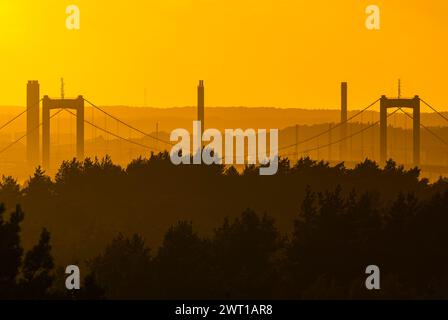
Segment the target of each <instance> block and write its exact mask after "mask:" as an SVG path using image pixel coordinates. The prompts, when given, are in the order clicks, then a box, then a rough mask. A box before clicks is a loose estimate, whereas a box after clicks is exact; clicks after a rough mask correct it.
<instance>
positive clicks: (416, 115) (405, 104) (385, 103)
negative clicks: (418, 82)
mask: <svg viewBox="0 0 448 320" xmlns="http://www.w3.org/2000/svg"><path fill="white" fill-rule="evenodd" d="M389 108H411V109H412V110H413V119H414V120H413V122H414V123H413V136H414V138H413V145H414V147H413V164H414V165H415V166H420V147H421V139H420V97H419V96H414V98H412V99H403V98H398V99H391V98H387V97H386V96H384V95H383V96H382V97H381V99H380V162H381V163H382V164H385V163H386V161H387V109H389Z"/></svg>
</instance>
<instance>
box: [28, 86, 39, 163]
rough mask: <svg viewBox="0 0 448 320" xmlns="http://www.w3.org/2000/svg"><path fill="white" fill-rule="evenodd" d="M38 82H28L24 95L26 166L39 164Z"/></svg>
mask: <svg viewBox="0 0 448 320" xmlns="http://www.w3.org/2000/svg"><path fill="white" fill-rule="evenodd" d="M39 102H40V92H39V82H37V81H28V84H27V95H26V108H27V109H26V132H27V140H26V154H27V162H28V165H30V166H32V167H35V166H37V165H38V164H39V145H40V144H39Z"/></svg>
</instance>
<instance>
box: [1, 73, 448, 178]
mask: <svg viewBox="0 0 448 320" xmlns="http://www.w3.org/2000/svg"><path fill="white" fill-rule="evenodd" d="M347 100H348V99H347V83H342V85H341V121H340V122H339V123H337V124H334V125H330V126H329V128H328V129H325V130H322V131H320V132H318V133H317V134H314V135H312V136H309V137H306V138H304V139H300V137H299V134H296V138H295V141H294V143H290V144H285V145H280V147H279V156H281V157H288V158H290V159H299V158H301V157H304V156H309V155H310V154H312V153H313V152H319V151H320V150H329V151H328V152H329V153H330V150H332V148H333V147H335V146H339V159H338V162H341V161H344V162H345V163H347V164H349V163H350V161H349V157H348V155H347V153H348V151H347V149H348V148H347V144H348V142H349V141H351V140H353V139H354V138H355V137H359V136H361V135H363V134H364V133H365V132H367V131H369V130H373V129H375V128H376V129H379V149H380V157H379V159H380V163H381V164H384V163H385V162H386V160H387V159H388V158H389V151H388V150H387V146H388V135H387V133H388V120H389V119H390V118H391V117H393V116H394V115H396V114H397V113H401V114H403V115H405V116H406V117H407V118H409V119H410V120H411V121H412V122H413V160H412V165H414V166H419V167H420V168H421V169H422V171H424V172H429V173H436V174H447V173H448V165H435V164H431V163H426V162H425V163H422V161H421V157H420V154H421V131H423V130H424V131H427V132H428V134H429V135H431V136H432V137H433V139H435V141H437V143H438V144H439V145H440V148H441V149H443V150H444V152H446V153H447V155H448V141H446V140H445V138H444V137H442V136H440V135H439V134H438V133H437V132H435V131H434V130H433V129H432V128H431V127H429V126H427V125H425V124H424V123H422V122H421V117H420V112H421V106H422V105H424V106H426V107H428V108H429V109H430V110H431V111H432V112H434V113H435V114H437V115H438V116H439V117H440V118H441V119H443V120H444V121H447V122H448V117H447V116H445V115H444V114H443V113H441V112H440V111H439V109H437V108H435V107H434V106H432V105H431V104H430V103H428V102H426V101H425V100H424V99H422V98H421V97H419V96H414V97H412V98H409V99H406V98H402V97H400V96H399V97H397V98H390V97H386V96H382V97H380V98H378V99H375V100H374V101H372V102H371V103H369V104H367V105H366V106H365V107H364V108H360V109H358V110H359V111H357V112H356V113H355V114H353V115H352V116H350V117H348V110H347V109H348V105H347ZM377 104H379V109H380V110H379V113H380V118H379V120H378V121H372V123H369V124H368V125H366V126H363V127H362V128H361V129H359V130H357V131H355V132H348V125H349V124H350V123H354V121H356V120H358V119H359V118H361V119H362V117H363V114H365V113H366V112H367V111H369V110H370V111H372V110H374V108H375V106H376V105H377ZM41 105H42V106H41ZM86 105H87V106H88V107H90V108H92V110H95V111H97V112H99V113H101V114H102V115H103V116H104V117H105V118H106V119H110V120H111V121H113V122H115V123H116V124H117V125H116V128H117V130H115V131H114V130H112V129H111V127H112V126H109V128H107V125H106V126H103V125H100V124H99V123H98V122H95V121H94V117H93V116H92V117H91V119H90V120H89V119H87V118H86V115H85V108H86ZM204 105H205V103H204V84H203V81H200V83H199V86H198V120H199V121H201V122H202V123H204V120H205V112H204ZM389 109H392V112H388V110H389ZM405 109H411V110H412V113H409V112H407V111H406V110H405ZM51 110H56V112H55V113H53V114H52V115H51ZM62 112H65V113H66V114H69V115H70V116H72V117H73V118H75V119H76V140H77V141H76V157H77V158H78V159H84V156H85V155H84V153H85V150H84V144H85V125H88V126H90V127H91V128H92V129H94V130H98V131H100V132H102V133H104V134H107V135H109V136H111V137H113V138H115V139H117V140H119V141H121V142H123V143H126V144H128V145H132V146H134V147H136V148H140V149H141V150H142V154H149V153H150V152H162V151H165V150H167V151H170V149H171V147H172V146H173V143H172V142H170V141H168V140H164V139H161V138H160V137H159V136H158V135H154V134H150V133H148V132H145V131H144V130H142V129H140V128H138V127H137V126H135V125H133V124H130V123H128V122H127V121H124V120H122V119H120V118H119V117H117V116H115V115H113V114H112V113H111V112H109V111H107V110H106V109H104V108H101V107H99V106H98V105H96V104H95V103H93V102H91V101H90V100H88V99H87V98H85V97H83V96H78V97H76V98H73V99H70V98H66V97H65V96H64V95H62V96H61V97H60V98H57V99H54V98H50V97H49V96H46V95H45V96H44V97H43V98H40V86H39V83H38V82H37V81H29V82H28V85H27V107H26V110H25V111H23V112H20V113H19V114H18V115H16V116H14V117H12V118H11V119H10V120H9V121H7V122H6V123H4V124H3V125H1V126H0V132H1V131H2V130H4V129H5V128H6V127H8V126H10V125H11V124H12V123H14V122H15V121H17V120H18V119H20V118H21V117H23V116H25V115H26V117H27V119H26V126H27V128H26V133H25V134H23V135H22V136H20V137H18V138H16V139H15V140H13V141H12V142H11V143H9V144H7V145H6V146H4V147H3V148H1V149H0V155H2V154H5V153H7V152H8V150H10V149H11V148H12V147H13V146H15V145H17V144H18V143H20V142H22V141H23V140H25V139H26V153H27V162H28V164H29V165H30V166H33V167H35V166H37V165H42V166H43V168H44V169H48V167H49V166H50V160H51V157H50V156H51V150H50V122H51V120H52V119H54V118H56V117H58V116H59V115H60V114H61V113H62ZM41 115H42V116H41ZM192 120H193V119H192ZM119 125H120V126H124V127H125V128H127V129H128V130H129V132H130V133H131V132H132V133H134V134H135V135H136V136H137V137H140V138H139V139H132V138H130V137H126V136H124V135H122V134H120V132H119V130H118V126H119ZM204 127H205V126H204V125H203V126H202V128H204ZM41 131H42V135H41ZM333 136H338V138H337V139H332V137H333ZM325 137H327V139H328V140H327V142H326V143H321V138H325ZM142 138H147V139H146V140H143V139H142ZM148 139H149V140H151V141H153V142H155V143H156V146H155V145H154V144H146V143H144V141H148ZM317 160H320V159H317ZM329 160H331V159H329Z"/></svg>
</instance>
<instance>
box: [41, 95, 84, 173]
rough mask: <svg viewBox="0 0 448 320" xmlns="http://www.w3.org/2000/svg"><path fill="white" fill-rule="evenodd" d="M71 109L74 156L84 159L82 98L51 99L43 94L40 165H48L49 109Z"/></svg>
mask: <svg viewBox="0 0 448 320" xmlns="http://www.w3.org/2000/svg"><path fill="white" fill-rule="evenodd" d="M51 109H73V110H75V111H76V157H77V158H78V160H84V98H83V96H78V98H75V99H66V98H61V99H51V98H50V97H48V96H44V98H43V101H42V165H43V167H44V169H48V168H49V167H50V110H51Z"/></svg>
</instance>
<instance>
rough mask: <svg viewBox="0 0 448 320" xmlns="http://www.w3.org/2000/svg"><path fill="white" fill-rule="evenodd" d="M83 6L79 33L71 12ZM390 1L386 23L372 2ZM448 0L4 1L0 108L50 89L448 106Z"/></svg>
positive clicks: (302, 103)
mask: <svg viewBox="0 0 448 320" xmlns="http://www.w3.org/2000/svg"><path fill="white" fill-rule="evenodd" d="M70 4H76V5H78V6H79V7H80V10H81V30H80V31H69V30H67V29H66V27H65V19H66V14H65V8H66V6H68V5H70ZM369 4H377V5H378V6H379V7H380V8H381V19H382V20H381V30H380V31H369V30H367V29H366V28H365V26H364V22H365V18H366V14H365V12H364V10H365V8H366V6H367V5H369ZM447 12H448V1H446V0H427V1H422V0H406V1H405V0H369V1H364V0H341V1H334V0H325V1H324V0H307V1H305V0H128V1H109V0H71V1H65V0H58V1H55V0H39V1H36V0H1V2H0V39H1V42H0V57H1V60H0V66H1V69H0V70H1V72H0V92H1V98H0V105H24V103H25V98H26V97H25V85H26V81H27V80H28V79H38V80H39V81H40V82H41V87H42V91H43V93H45V94H49V95H59V86H60V84H59V81H60V80H59V78H60V77H61V76H63V77H64V78H65V82H66V83H67V87H66V94H67V95H77V94H84V95H85V96H86V97H88V98H89V99H90V100H92V101H94V102H95V103H97V104H108V105H117V104H127V105H142V104H143V102H144V91H145V88H146V92H147V98H146V102H147V105H151V106H159V107H169V106H184V105H194V104H195V103H196V96H195V95H196V92H195V90H196V85H197V81H198V80H199V79H204V80H205V83H206V90H207V91H206V95H207V96H206V98H207V105H213V106H235V105H238V106H240V105H244V106H277V107H308V108H316V107H337V106H338V104H339V82H340V81H348V82H349V86H350V87H349V90H350V93H349V94H350V108H351V109H357V108H361V107H364V106H365V105H366V104H368V103H369V102H371V101H373V100H375V99H376V98H378V97H379V95H381V94H383V93H384V94H390V95H392V94H393V95H395V94H396V82H397V79H398V78H399V77H401V78H402V82H403V93H404V95H413V94H420V95H421V96H422V97H424V98H426V99H427V100H429V101H430V102H432V103H433V105H435V106H436V107H438V108H440V109H443V107H444V106H446V107H445V110H448V90H447V85H446V78H447V77H448V64H447V59H448V44H447V43H448V41H447V37H446V35H447V34H448V19H447V18H446V16H447Z"/></svg>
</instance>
